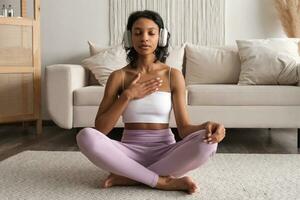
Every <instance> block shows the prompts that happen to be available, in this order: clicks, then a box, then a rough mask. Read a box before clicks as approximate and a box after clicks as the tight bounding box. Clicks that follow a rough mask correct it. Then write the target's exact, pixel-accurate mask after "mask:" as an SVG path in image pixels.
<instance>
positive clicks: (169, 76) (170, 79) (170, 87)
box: [169, 66, 172, 92]
mask: <svg viewBox="0 0 300 200" xmlns="http://www.w3.org/2000/svg"><path fill="white" fill-rule="evenodd" d="M171 69H172V67H170V66H169V87H170V92H171V90H172V88H171Z"/></svg>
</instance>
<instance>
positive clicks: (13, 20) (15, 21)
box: [0, 17, 35, 26]
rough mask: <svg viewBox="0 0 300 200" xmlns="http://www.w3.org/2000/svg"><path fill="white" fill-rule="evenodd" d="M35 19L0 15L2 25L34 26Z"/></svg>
mask: <svg viewBox="0 0 300 200" xmlns="http://www.w3.org/2000/svg"><path fill="white" fill-rule="evenodd" d="M34 21H35V20H34V19H30V18H26V17H0V24H2V25H19V26H33V24H34Z"/></svg>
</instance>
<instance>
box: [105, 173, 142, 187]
mask: <svg viewBox="0 0 300 200" xmlns="http://www.w3.org/2000/svg"><path fill="white" fill-rule="evenodd" d="M140 184H141V183H139V182H137V181H134V180H131V179H129V178H127V177H124V176H119V175H116V174H112V173H111V174H110V175H109V176H108V177H107V178H106V179H105V180H104V181H103V183H102V186H101V187H102V188H109V187H112V186H116V185H118V186H129V185H140Z"/></svg>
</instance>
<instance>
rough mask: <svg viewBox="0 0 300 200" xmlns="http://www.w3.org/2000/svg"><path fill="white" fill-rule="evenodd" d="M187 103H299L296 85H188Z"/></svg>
mask: <svg viewBox="0 0 300 200" xmlns="http://www.w3.org/2000/svg"><path fill="white" fill-rule="evenodd" d="M187 90H188V104H189V105H203V106H216V105H217V106H295V105H298V106H299V105H300V101H299V99H300V87H297V86H281V85H276V86H270V85H256V86H250V85H245V86H239V85H229V84H228V85H227V84H216V85H211V84H203V85H189V86H187Z"/></svg>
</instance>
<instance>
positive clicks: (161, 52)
mask: <svg viewBox="0 0 300 200" xmlns="http://www.w3.org/2000/svg"><path fill="white" fill-rule="evenodd" d="M140 18H147V19H150V20H152V21H154V22H155V23H156V24H157V25H158V27H159V29H162V28H165V27H164V22H163V20H162V18H161V16H160V15H159V14H158V13H157V12H154V11H151V10H143V11H135V12H133V13H131V14H130V16H129V17H128V21H127V27H126V30H129V31H131V29H132V26H133V24H134V22H136V21H137V20H138V19H140ZM169 40H170V33H168V38H167V45H166V46H165V47H159V46H157V48H156V50H155V52H154V54H155V56H156V59H157V60H159V61H161V62H163V63H165V62H166V59H167V57H168V55H169V51H168V48H169ZM124 48H125V50H126V53H127V61H128V63H130V64H131V66H135V63H134V62H135V60H136V59H137V58H138V53H137V52H136V50H135V49H134V48H133V47H130V48H127V47H124Z"/></svg>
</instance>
